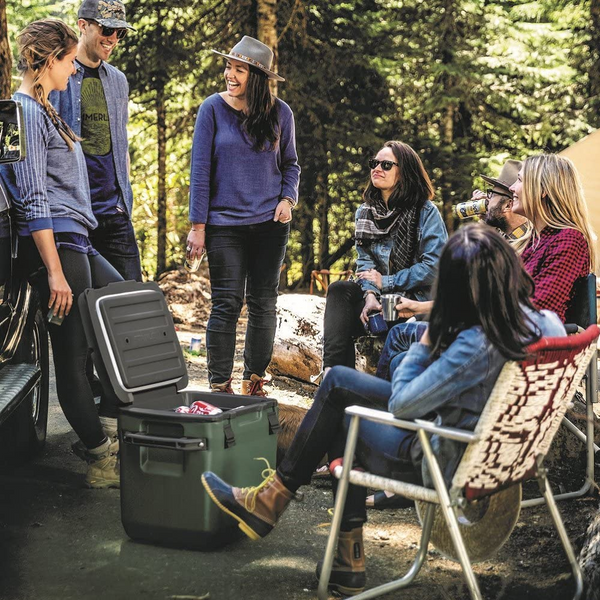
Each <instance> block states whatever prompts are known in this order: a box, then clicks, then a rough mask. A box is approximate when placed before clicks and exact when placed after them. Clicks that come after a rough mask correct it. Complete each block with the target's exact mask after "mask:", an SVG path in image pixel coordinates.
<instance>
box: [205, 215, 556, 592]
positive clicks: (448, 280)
mask: <svg viewBox="0 0 600 600" xmlns="http://www.w3.org/2000/svg"><path fill="white" fill-rule="evenodd" d="M507 282H509V283H510V285H506V283H507ZM532 289H533V283H532V281H531V278H530V277H529V276H528V275H527V273H526V272H525V271H524V270H523V267H522V266H521V263H520V261H519V259H518V257H517V255H516V254H515V252H514V250H513V249H512V248H511V247H510V246H509V245H508V244H507V242H506V241H505V240H503V239H502V238H501V237H500V235H498V233H496V232H495V231H494V230H493V229H492V228H490V227H487V226H484V225H468V226H467V227H464V228H463V229H461V230H460V231H458V232H457V233H456V234H454V235H453V236H452V238H451V239H450V241H449V242H448V243H447V244H446V246H445V248H444V250H443V252H442V256H441V258H440V269H439V276H438V281H437V286H436V292H435V301H434V308H433V311H432V313H431V321H430V324H429V328H428V330H427V331H426V332H425V333H424V335H423V337H422V338H421V341H420V343H417V344H413V345H412V347H411V348H410V350H409V351H408V353H407V354H406V357H405V358H404V360H403V361H402V363H401V365H400V366H399V367H398V369H397V370H396V372H395V374H394V379H393V381H392V382H391V383H390V382H389V381H384V380H383V379H379V378H377V377H373V376H371V375H366V374H365V373H359V372H357V371H355V370H353V369H349V368H348V367H344V366H336V367H335V368H333V369H332V370H331V372H330V373H329V374H328V376H327V377H326V378H325V380H324V381H323V384H322V385H321V387H320V388H319V390H318V392H317V394H316V396H315V400H314V403H313V405H312V407H311V409H310V410H309V411H308V413H307V415H306V417H305V419H304V421H303V422H302V424H301V425H300V427H299V429H298V432H297V434H296V437H295V438H294V440H293V442H292V444H291V446H290V448H289V450H288V452H287V454H286V456H285V458H284V459H283V461H282V462H281V464H280V465H279V467H278V468H277V471H269V474H268V477H267V479H266V481H264V482H263V483H262V484H261V485H260V486H258V487H256V488H244V489H240V488H234V487H231V486H229V485H228V484H226V483H225V482H224V481H222V480H221V479H219V478H218V477H217V476H216V475H215V474H213V473H210V472H209V473H204V475H203V476H202V479H203V483H204V487H205V488H206V490H207V491H208V493H209V495H210V497H211V498H212V500H213V501H214V502H215V503H216V504H217V505H218V506H219V507H220V508H221V510H223V511H224V512H226V513H228V514H229V515H231V516H232V517H233V518H234V519H236V520H237V521H238V522H239V523H240V528H241V529H242V530H243V531H244V533H246V535H248V536H249V537H250V538H252V539H259V538H261V537H264V536H266V535H267V534H268V533H269V532H270V531H271V529H273V527H274V526H275V524H276V522H277V520H278V518H279V517H280V516H281V514H282V513H283V511H284V510H285V508H286V507H287V505H288V503H289V502H290V500H291V499H292V498H293V497H294V495H295V492H296V490H297V489H298V488H299V487H300V486H301V485H304V484H308V483H310V479H311V475H312V472H313V470H314V468H315V467H316V465H318V464H319V461H320V460H321V459H322V457H323V455H325V454H327V455H328V456H329V457H330V458H331V459H334V458H337V457H340V456H342V455H343V449H344V445H345V441H346V435H347V425H348V419H346V418H345V415H344V410H345V408H346V407H347V406H350V405H353V404H361V405H366V406H369V405H370V406H380V405H382V404H386V405H387V406H388V409H389V411H390V412H392V413H394V415H395V416H397V417H399V418H403V419H417V418H421V417H423V416H424V415H426V414H428V413H430V412H434V413H435V414H436V419H435V420H436V423H437V424H438V425H444V426H449V427H462V428H466V429H470V430H472V429H474V428H475V425H476V423H477V420H478V418H479V415H480V414H481V411H482V410H483V408H484V406H485V404H486V402H487V399H488V397H489V395H490V393H491V391H492V388H493V387H494V384H495V383H496V379H497V378H498V375H499V374H500V371H501V369H502V367H503V366H504V364H505V363H506V362H507V361H508V360H519V359H522V358H524V356H525V346H526V345H527V344H529V343H531V342H533V341H536V340H538V339H539V338H540V336H564V335H565V330H564V327H563V326H562V324H561V323H560V321H559V320H558V317H557V316H556V315H555V314H554V313H551V312H549V311H541V312H538V311H536V310H535V308H534V307H533V305H532V304H531V301H530V300H529V298H530V296H531V292H532ZM508 323H510V326H507V324H508ZM432 445H433V449H434V452H435V453H436V455H437V458H438V460H439V462H440V466H441V468H442V472H443V473H444V476H445V478H446V480H450V479H451V478H452V476H453V473H454V470H455V469H456V466H457V464H458V462H459V460H460V457H461V455H462V452H463V450H464V445H460V444H458V443H456V442H447V441H445V440H441V439H440V438H439V437H437V436H432ZM356 459H357V461H358V463H360V464H362V465H363V466H364V467H366V468H367V469H368V470H369V471H371V472H373V473H376V474H379V475H387V476H392V477H396V478H397V479H402V480H408V481H410V480H414V479H415V478H419V477H420V475H421V470H420V468H417V469H415V468H414V467H415V466H416V467H420V460H421V456H420V448H419V447H418V444H417V443H416V435H415V433H414V432H409V431H404V430H401V429H396V428H393V427H386V426H384V425H379V424H375V423H368V422H365V423H362V424H361V428H360V433H359V440H358V445H357V453H356ZM423 476H424V479H425V480H427V473H423ZM334 493H335V487H334ZM365 495H366V489H365V488H363V487H356V486H352V485H351V486H350V489H349V493H348V499H347V501H346V505H345V507H344V514H343V517H342V529H341V535H340V538H339V542H338V548H337V555H336V558H335V561H334V565H333V571H332V574H331V580H330V586H331V587H332V588H333V589H334V590H337V591H339V592H341V593H343V594H346V595H353V594H356V593H359V592H360V591H362V589H364V587H365V581H366V578H365V562H364V555H363V543H362V527H363V523H364V522H365V521H366V509H365ZM317 570H318V568H317Z"/></svg>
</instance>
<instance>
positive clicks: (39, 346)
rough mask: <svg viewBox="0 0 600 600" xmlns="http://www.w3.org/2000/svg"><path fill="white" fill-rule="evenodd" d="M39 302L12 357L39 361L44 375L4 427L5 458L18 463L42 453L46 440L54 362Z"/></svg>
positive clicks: (21, 361)
mask: <svg viewBox="0 0 600 600" xmlns="http://www.w3.org/2000/svg"><path fill="white" fill-rule="evenodd" d="M36 307H37V303H36V304H34V305H33V306H32V311H31V314H30V317H29V319H30V320H29V322H28V323H27V327H26V330H25V332H24V334H23V337H22V339H21V341H20V343H19V347H18V348H17V352H16V353H15V356H14V358H13V360H12V362H13V363H30V364H37V365H38V367H39V368H40V370H41V372H42V376H41V377H40V379H39V381H38V382H37V384H36V385H35V387H34V388H33V389H32V390H31V392H29V394H28V395H27V397H26V398H25V399H24V400H23V401H22V402H21V404H20V405H19V407H18V408H17V409H16V410H15V412H14V414H12V415H11V416H10V418H9V419H8V421H7V422H6V423H5V425H4V426H3V431H4V432H5V433H4V435H3V438H4V439H3V440H2V444H1V445H2V446H3V448H2V451H3V455H4V456H3V457H4V458H7V459H8V460H9V461H10V462H18V461H20V460H23V459H27V458H31V457H33V456H35V455H36V454H38V453H39V452H40V451H41V450H42V448H43V447H44V444H45V443H46V431H47V427H48V397H49V389H48V387H49V381H50V373H49V369H50V365H49V362H50V361H49V351H48V331H47V329H46V321H45V320H44V316H43V314H42V312H41V310H40V309H39V308H36Z"/></svg>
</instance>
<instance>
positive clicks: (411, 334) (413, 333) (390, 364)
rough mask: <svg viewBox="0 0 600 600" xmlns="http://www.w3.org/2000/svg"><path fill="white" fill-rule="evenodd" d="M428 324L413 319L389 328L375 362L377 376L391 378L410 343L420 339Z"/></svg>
mask: <svg viewBox="0 0 600 600" xmlns="http://www.w3.org/2000/svg"><path fill="white" fill-rule="evenodd" d="M428 325H429V323H427V322H426V321H416V322H415V321H413V322H411V323H400V324H398V325H394V327H392V328H391V329H390V331H389V332H388V336H387V338H386V340H385V346H384V347H383V350H382V351H381V356H380V357H379V362H378V363H377V373H376V375H377V377H381V379H387V380H388V381H391V380H392V377H393V375H394V371H395V370H396V368H397V367H398V365H399V364H400V363H401V362H402V359H403V358H404V355H405V354H406V353H407V352H408V349H409V348H410V346H411V344H413V343H414V342H418V341H419V340H420V339H421V336H422V335H423V334H424V333H425V330H426V329H427V326H428Z"/></svg>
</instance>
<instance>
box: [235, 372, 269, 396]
mask: <svg viewBox="0 0 600 600" xmlns="http://www.w3.org/2000/svg"><path fill="white" fill-rule="evenodd" d="M265 383H269V381H268V380H267V379H263V378H262V377H259V376H258V375H255V374H254V373H252V375H250V379H244V380H243V381H242V394H244V396H266V395H267V392H265V390H263V385H265Z"/></svg>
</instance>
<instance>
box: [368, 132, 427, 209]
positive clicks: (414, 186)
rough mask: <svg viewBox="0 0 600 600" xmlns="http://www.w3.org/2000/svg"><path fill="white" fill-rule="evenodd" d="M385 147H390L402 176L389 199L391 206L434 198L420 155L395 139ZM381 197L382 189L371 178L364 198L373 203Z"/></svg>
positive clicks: (406, 205) (401, 206) (422, 201)
mask: <svg viewBox="0 0 600 600" xmlns="http://www.w3.org/2000/svg"><path fill="white" fill-rule="evenodd" d="M383 148H390V149H391V151H392V152H393V153H394V157H395V158H396V162H397V163H398V164H399V165H400V166H399V167H398V168H399V170H400V177H399V178H398V183H397V184H396V186H395V187H394V190H393V191H392V193H391V195H390V198H389V200H388V206H389V208H390V209H394V208H408V207H410V206H413V205H414V204H417V203H420V204H422V203H424V202H425V200H432V199H433V196H434V193H433V185H432V184H431V179H429V175H427V171H426V170H425V167H424V166H423V163H422V161H421V158H420V157H419V155H418V154H417V153H416V152H415V151H414V150H413V149H412V148H411V147H410V146H409V145H408V144H405V143H404V142H396V141H394V140H391V141H389V142H386V143H385V144H384V145H383ZM379 198H381V191H380V190H378V189H377V188H376V187H375V186H374V185H373V182H372V181H371V180H369V183H368V185H367V187H366V189H365V191H364V194H363V200H364V201H365V202H366V203H367V204H369V205H372V204H374V203H375V201H376V200H378V199H379Z"/></svg>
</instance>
